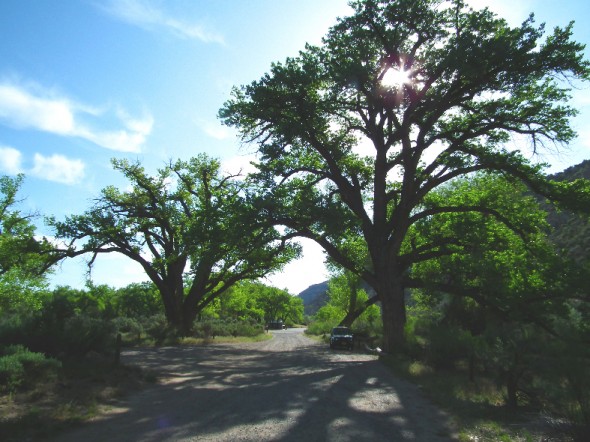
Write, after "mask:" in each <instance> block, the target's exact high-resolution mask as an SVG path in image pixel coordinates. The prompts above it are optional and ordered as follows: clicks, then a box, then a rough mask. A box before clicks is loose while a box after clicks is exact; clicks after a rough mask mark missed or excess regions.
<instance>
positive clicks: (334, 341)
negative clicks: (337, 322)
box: [330, 327, 354, 350]
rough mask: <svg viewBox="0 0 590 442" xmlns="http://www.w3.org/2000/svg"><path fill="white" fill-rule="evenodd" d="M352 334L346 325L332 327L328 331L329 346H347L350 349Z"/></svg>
mask: <svg viewBox="0 0 590 442" xmlns="http://www.w3.org/2000/svg"><path fill="white" fill-rule="evenodd" d="M353 338H354V336H353V334H352V331H351V330H350V329H349V328H348V327H334V328H333V329H332V333H330V348H338V347H341V348H347V349H348V350H352V345H353Z"/></svg>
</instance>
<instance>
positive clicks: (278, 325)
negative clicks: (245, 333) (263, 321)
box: [266, 319, 287, 330]
mask: <svg viewBox="0 0 590 442" xmlns="http://www.w3.org/2000/svg"><path fill="white" fill-rule="evenodd" d="M266 328H267V329H268V330H285V329H286V328H287V327H286V326H285V324H283V321H281V320H280V319H279V320H278V321H269V322H268V324H267V325H266Z"/></svg>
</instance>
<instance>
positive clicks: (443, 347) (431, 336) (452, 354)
mask: <svg viewBox="0 0 590 442" xmlns="http://www.w3.org/2000/svg"><path fill="white" fill-rule="evenodd" d="M426 340H427V343H426V346H425V349H424V350H425V355H424V356H425V359H426V362H427V363H428V364H429V365H431V366H433V367H435V368H437V369H449V368H453V366H454V364H455V362H457V361H458V360H459V359H462V358H467V357H468V356H469V354H470V353H471V351H470V337H469V332H466V331H465V330H462V329H461V328H459V327H453V326H447V325H442V324H441V325H438V324H437V325H433V326H432V327H431V328H430V330H429V331H428V336H427V337H426Z"/></svg>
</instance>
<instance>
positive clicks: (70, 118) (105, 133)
mask: <svg viewBox="0 0 590 442" xmlns="http://www.w3.org/2000/svg"><path fill="white" fill-rule="evenodd" d="M105 113H106V111H105V110H98V109H97V108H95V107H92V106H89V105H85V104H79V103H74V102H73V101H71V100H69V99H67V98H65V97H60V96H57V95H56V94H55V93H52V92H51V91H48V90H43V89H42V88H39V87H36V88H32V87H24V86H22V85H19V84H15V83H11V82H8V81H3V82H0V123H1V122H3V123H4V124H6V125H8V126H12V127H15V128H17V129H34V130H39V131H43V132H49V133H53V134H57V135H62V136H68V137H78V138H83V139H85V140H88V141H91V142H93V143H95V144H97V145H99V146H101V147H104V148H106V149H111V150H116V151H120V152H136V153H137V152H141V148H142V146H143V144H144V143H145V141H146V139H147V137H148V135H149V134H150V133H151V130H152V126H153V123H154V121H153V118H152V116H151V115H146V116H144V117H142V118H133V117H131V116H130V115H129V114H127V113H126V112H125V111H122V110H120V109H115V111H114V114H115V115H114V116H115V118H116V120H117V121H118V125H119V126H120V127H119V128H117V129H114V130H113V129H102V128H100V129H97V128H96V127H93V125H89V124H88V123H87V122H84V121H82V120H84V119H88V118H93V119H95V120H96V119H99V118H100V117H103V116H104V114H105ZM97 124H98V125H101V122H100V121H98V122H96V123H95V124H94V126H95V125H97ZM102 124H104V122H103V123H102Z"/></svg>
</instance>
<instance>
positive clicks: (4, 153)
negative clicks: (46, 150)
mask: <svg viewBox="0 0 590 442" xmlns="http://www.w3.org/2000/svg"><path fill="white" fill-rule="evenodd" d="M85 169H86V166H85V164H84V162H83V161H82V160H78V159H71V158H67V157H65V156H63V155H58V154H54V155H51V156H45V155H42V154H40V153H36V154H35V155H34V157H33V159H32V167H31V168H28V169H27V168H26V167H25V166H24V165H23V154H22V152H21V151H19V150H18V149H15V148H14V147H10V146H0V172H2V173H5V174H9V175H16V174H18V173H24V174H25V175H27V176H33V177H36V178H40V179H43V180H48V181H54V182H57V183H62V184H77V183H79V182H80V181H82V178H84V171H85Z"/></svg>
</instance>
